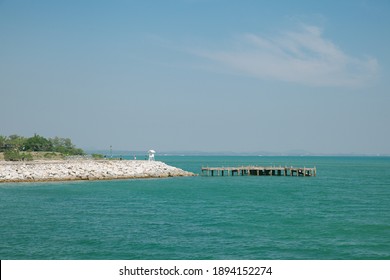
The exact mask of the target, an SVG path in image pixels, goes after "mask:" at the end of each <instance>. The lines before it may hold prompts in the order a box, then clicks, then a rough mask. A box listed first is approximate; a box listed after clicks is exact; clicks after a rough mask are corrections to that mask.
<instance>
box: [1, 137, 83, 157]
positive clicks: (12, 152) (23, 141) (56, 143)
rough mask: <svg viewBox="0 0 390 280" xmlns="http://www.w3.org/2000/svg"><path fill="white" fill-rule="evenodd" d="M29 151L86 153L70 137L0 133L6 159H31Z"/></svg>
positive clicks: (70, 153) (64, 153)
mask: <svg viewBox="0 0 390 280" xmlns="http://www.w3.org/2000/svg"><path fill="white" fill-rule="evenodd" d="M24 151H28V152H57V153H61V154H63V155H84V154H85V153H84V151H83V150H82V149H80V148H77V147H76V146H75V145H74V144H73V143H72V141H71V140H70V139H69V138H60V137H54V138H45V137H43V136H40V135H38V134H34V136H32V137H29V138H26V137H23V136H18V135H15V134H14V135H10V136H2V135H0V152H4V158H5V159H6V160H21V159H29V158H30V157H31V154H30V155H29V154H26V153H21V152H24Z"/></svg>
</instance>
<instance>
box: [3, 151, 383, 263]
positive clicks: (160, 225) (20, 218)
mask: <svg viewBox="0 0 390 280" xmlns="http://www.w3.org/2000/svg"><path fill="white" fill-rule="evenodd" d="M156 159H157V160H160V161H163V162H165V163H167V164H169V165H173V166H176V167H179V168H182V169H184V170H187V171H192V172H195V173H197V174H200V175H199V176H196V177H176V178H165V179H132V180H113V181H77V182H76V181H74V182H55V183H53V182H45V183H2V184H0V214H1V218H0V259H2V260H20V259H22V260H35V259H39V260H51V259H56V260H69V259H71V260H100V259H102V260H244V259H247V260H257V259H261V260H389V259H390V158H389V157H333V156H332V157H320V156H318V157H316V156H308V157H305V156H303V157H292V156H289V157H281V156H278V157H271V156H158V155H157V156H156ZM242 165H260V166H294V167H314V166H315V167H316V168H317V176H316V177H296V176H293V177H292V176H286V177H284V176H272V177H271V176H233V177H232V176H229V177H227V176H224V177H222V176H219V177H218V176H214V177H211V176H201V167H202V166H209V167H212V166H219V167H222V166H225V167H227V166H242Z"/></svg>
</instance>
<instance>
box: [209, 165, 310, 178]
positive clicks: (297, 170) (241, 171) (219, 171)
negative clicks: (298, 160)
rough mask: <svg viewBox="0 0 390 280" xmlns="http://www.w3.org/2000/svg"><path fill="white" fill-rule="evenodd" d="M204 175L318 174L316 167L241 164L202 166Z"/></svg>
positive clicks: (304, 175)
mask: <svg viewBox="0 0 390 280" xmlns="http://www.w3.org/2000/svg"><path fill="white" fill-rule="evenodd" d="M202 175H203V176H303V177H306V176H308V177H311V176H316V175H317V170H316V168H315V167H312V168H307V167H292V166H291V167H287V166H284V167H282V166H279V167H276V166H240V167H202Z"/></svg>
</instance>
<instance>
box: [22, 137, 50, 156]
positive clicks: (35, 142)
mask: <svg viewBox="0 0 390 280" xmlns="http://www.w3.org/2000/svg"><path fill="white" fill-rule="evenodd" d="M25 148H26V150H29V151H34V152H40V151H49V152H51V151H52V150H53V145H52V143H51V142H50V141H49V140H48V139H46V138H45V137H42V136H40V135H37V134H34V136H33V137H30V138H28V139H27V140H26V141H25Z"/></svg>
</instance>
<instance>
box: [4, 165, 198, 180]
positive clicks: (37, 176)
mask: <svg viewBox="0 0 390 280" xmlns="http://www.w3.org/2000/svg"><path fill="white" fill-rule="evenodd" d="M194 175H195V174H194V173H191V172H187V171H184V170H182V169H179V168H176V167H173V166H169V165H167V164H165V163H163V162H160V161H142V160H73V161H65V160H64V161H33V162H1V163H0V183H1V182H35V181H69V180H113V179H133V178H164V177H177V176H194Z"/></svg>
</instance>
